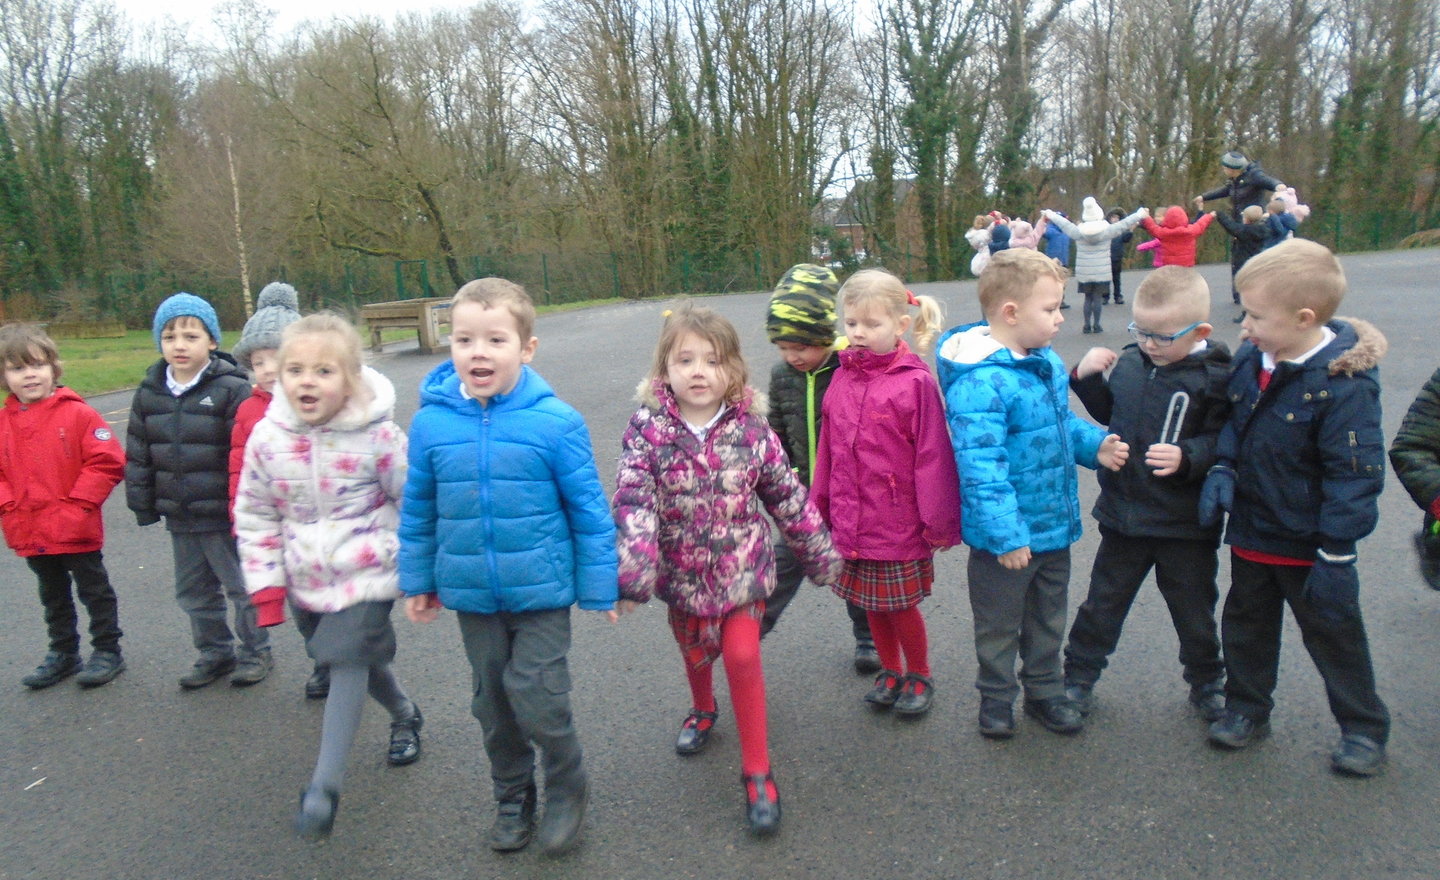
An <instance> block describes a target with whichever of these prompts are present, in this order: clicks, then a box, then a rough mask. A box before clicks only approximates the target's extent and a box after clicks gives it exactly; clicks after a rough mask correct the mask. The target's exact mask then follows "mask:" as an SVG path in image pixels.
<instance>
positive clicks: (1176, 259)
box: [1140, 205, 1215, 266]
mask: <svg viewBox="0 0 1440 880" xmlns="http://www.w3.org/2000/svg"><path fill="white" fill-rule="evenodd" d="M1214 220H1215V214H1214V212H1211V213H1208V214H1201V215H1200V216H1199V217H1198V218H1197V219H1196V220H1195V221H1193V222H1190V221H1189V218H1187V217H1186V216H1185V209H1184V208H1182V207H1180V206H1179V205H1171V206H1170V207H1168V208H1166V209H1165V217H1164V219H1163V220H1162V221H1161V222H1160V223H1156V222H1155V221H1154V220H1153V219H1152V218H1150V217H1146V218H1145V219H1144V220H1141V221H1140V225H1141V226H1143V227H1144V228H1145V231H1146V232H1148V233H1150V234H1151V235H1153V236H1155V238H1156V239H1157V240H1159V242H1160V252H1159V254H1158V255H1157V256H1156V259H1157V260H1159V261H1160V264H1161V265H1163V266H1194V265H1195V243H1196V241H1197V240H1198V239H1199V238H1200V236H1201V235H1202V234H1204V232H1205V229H1206V227H1208V226H1209V225H1210V224H1211V223H1212V222H1214Z"/></svg>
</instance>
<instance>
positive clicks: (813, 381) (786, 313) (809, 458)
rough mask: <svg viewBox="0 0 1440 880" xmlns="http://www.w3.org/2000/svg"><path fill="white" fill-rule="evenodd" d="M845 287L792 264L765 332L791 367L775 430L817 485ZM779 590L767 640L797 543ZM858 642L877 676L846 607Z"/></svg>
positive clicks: (868, 642) (778, 388) (870, 643)
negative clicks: (838, 294) (839, 298)
mask: <svg viewBox="0 0 1440 880" xmlns="http://www.w3.org/2000/svg"><path fill="white" fill-rule="evenodd" d="M839 287H840V282H839V281H838V280H837V279H836V278H835V273H834V272H831V271H830V270H829V269H826V268H825V267H824V266H815V265H811V264H808V263H801V264H799V265H797V266H791V267H790V269H789V271H787V272H786V273H785V275H784V276H783V277H781V279H780V283H779V284H777V285H775V292H774V293H772V294H770V308H769V313H768V315H767V316H766V319H765V333H766V335H768V336H769V337H770V341H771V342H772V343H774V344H775V347H776V348H778V349H779V350H780V356H781V357H783V358H784V360H783V361H781V362H780V363H778V364H776V365H775V368H774V370H772V371H771V373H770V413H769V421H770V427H771V428H772V429H773V430H774V431H775V436H777V437H779V438H780V445H781V448H783V449H784V450H785V452H786V453H787V454H788V455H789V457H790V467H791V468H792V469H793V470H794V471H795V473H796V474H797V475H798V476H799V477H800V482H802V483H804V484H805V485H807V486H808V485H810V475H811V474H812V473H814V472H815V451H816V445H817V441H818V440H819V438H820V417H821V404H822V402H823V400H824V398H825V390H826V389H827V388H829V387H830V380H831V379H833V378H834V377H835V370H836V368H837V367H838V366H839V365H840V357H839V355H838V354H837V353H836V352H835V348H834V346H835V291H836V290H837V289H838V288H839ZM774 544H775V590H774V592H772V593H771V594H770V598H768V599H766V600H765V617H764V618H763V619H762V620H761V621H760V637H761V638H764V637H765V634H766V633H768V632H770V630H772V629H774V627H775V623H776V621H778V620H779V619H780V612H781V611H784V610H785V606H786V605H788V604H790V600H791V599H792V598H794V596H795V591H796V590H797V589H799V587H800V582H801V581H802V580H804V579H805V573H804V571H803V570H802V569H801V567H800V563H799V562H798V561H797V560H796V559H795V554H794V553H791V552H790V545H789V544H787V543H785V541H784V540H779V541H775V542H774ZM845 611H846V613H847V614H848V615H849V616H850V626H851V631H852V632H853V633H854V636H855V671H856V672H857V673H859V674H861V675H874V674H875V673H877V672H879V671H880V655H879V654H877V653H876V652H875V642H874V640H873V639H871V638H870V623H869V620H868V619H867V618H866V616H865V609H864V608H861V607H860V606H858V605H856V604H854V603H853V602H846V603H845Z"/></svg>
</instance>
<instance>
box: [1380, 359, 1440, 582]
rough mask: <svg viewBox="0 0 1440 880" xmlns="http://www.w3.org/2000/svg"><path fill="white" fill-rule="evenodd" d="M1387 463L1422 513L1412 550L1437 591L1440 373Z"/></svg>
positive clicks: (1403, 428) (1414, 407)
mask: <svg viewBox="0 0 1440 880" xmlns="http://www.w3.org/2000/svg"><path fill="white" fill-rule="evenodd" d="M1390 463H1391V464H1392V465H1393V466H1394V468H1395V476H1397V477H1399V478H1400V485H1402V486H1404V487H1405V491H1406V492H1409V493H1410V497H1411V499H1413V500H1414V502H1415V504H1416V506H1418V507H1419V508H1420V509H1421V510H1422V511H1424V513H1425V516H1424V519H1423V520H1422V521H1421V523H1420V531H1419V532H1418V533H1416V535H1415V549H1416V550H1417V551H1419V554H1420V574H1421V576H1422V577H1424V578H1425V582H1426V583H1428V584H1429V585H1430V587H1431V589H1436V590H1440V525H1437V522H1440V370H1436V371H1435V373H1434V374H1433V375H1432V376H1431V377H1430V379H1429V381H1427V382H1426V383H1425V387H1423V388H1421V389H1420V394H1419V395H1418V396H1416V398H1415V402H1414V403H1412V404H1410V409H1409V411H1407V412H1406V413H1405V420H1404V421H1402V422H1401V423H1400V430H1398V431H1396V432H1395V440H1394V441H1393V442H1392V443H1391V444H1390Z"/></svg>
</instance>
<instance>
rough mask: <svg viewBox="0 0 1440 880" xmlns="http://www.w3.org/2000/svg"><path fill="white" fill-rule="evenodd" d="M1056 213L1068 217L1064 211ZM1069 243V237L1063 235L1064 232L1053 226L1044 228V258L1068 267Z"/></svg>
mask: <svg viewBox="0 0 1440 880" xmlns="http://www.w3.org/2000/svg"><path fill="white" fill-rule="evenodd" d="M1056 213H1057V214H1058V215H1059V216H1061V217H1064V218H1066V219H1067V220H1068V219H1069V215H1068V214H1066V213H1065V212H1064V211H1057V212H1056ZM1071 241H1072V240H1071V238H1070V236H1069V235H1066V234H1065V230H1063V229H1061V228H1060V227H1059V226H1056V225H1054V224H1049V225H1047V226H1046V227H1045V256H1047V257H1049V258H1050V259H1052V260H1054V261H1055V262H1057V263H1059V264H1060V265H1062V266H1069V265H1070V245H1071Z"/></svg>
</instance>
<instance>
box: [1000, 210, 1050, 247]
mask: <svg viewBox="0 0 1440 880" xmlns="http://www.w3.org/2000/svg"><path fill="white" fill-rule="evenodd" d="M1049 225H1050V220H1049V218H1047V217H1043V216H1042V217H1041V218H1040V222H1039V223H1036V224H1035V225H1034V226H1031V225H1030V222H1029V221H1028V220H1016V221H1014V222H1013V223H1011V224H1010V246H1011V247H1012V248H1014V247H1023V248H1029V249H1030V250H1032V251H1033V250H1035V249H1037V248H1039V247H1040V240H1041V239H1042V238H1044V237H1045V227H1046V226H1049Z"/></svg>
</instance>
